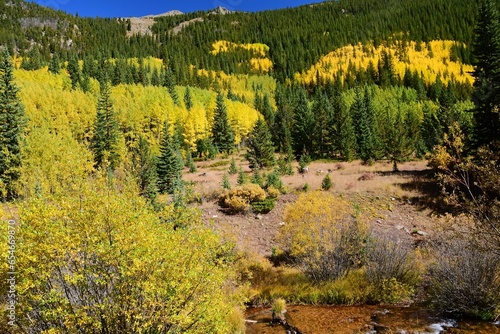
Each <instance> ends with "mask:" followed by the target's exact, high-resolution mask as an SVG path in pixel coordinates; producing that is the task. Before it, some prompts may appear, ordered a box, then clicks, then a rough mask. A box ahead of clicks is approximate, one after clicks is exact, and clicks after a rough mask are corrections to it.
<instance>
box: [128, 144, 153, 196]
mask: <svg viewBox="0 0 500 334" xmlns="http://www.w3.org/2000/svg"><path fill="white" fill-rule="evenodd" d="M132 166H133V169H134V174H135V176H136V178H137V181H138V184H139V191H140V194H141V196H144V197H145V198H147V199H149V200H150V202H151V203H155V201H156V198H157V196H158V188H157V183H158V176H157V174H156V157H155V156H154V155H153V154H152V152H151V148H150V146H149V143H148V141H147V140H146V138H144V137H143V136H140V137H139V142H138V145H137V147H136V148H134V150H133V151H132Z"/></svg>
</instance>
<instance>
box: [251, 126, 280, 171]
mask: <svg viewBox="0 0 500 334" xmlns="http://www.w3.org/2000/svg"><path fill="white" fill-rule="evenodd" d="M246 157H247V160H248V161H249V162H250V168H253V169H262V168H264V167H271V166H274V164H275V159H274V146H273V141H272V139H271V132H270V131H269V127H268V126H267V123H266V122H265V121H264V120H262V119H261V118H259V119H258V120H257V122H256V123H255V125H254V127H253V129H252V131H251V132H250V134H249V136H248V151H247V156H246Z"/></svg>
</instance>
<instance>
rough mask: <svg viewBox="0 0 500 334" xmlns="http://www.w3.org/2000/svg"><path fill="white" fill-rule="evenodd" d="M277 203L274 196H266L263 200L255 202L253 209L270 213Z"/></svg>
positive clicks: (256, 211)
mask: <svg viewBox="0 0 500 334" xmlns="http://www.w3.org/2000/svg"><path fill="white" fill-rule="evenodd" d="M275 204H276V200H275V199H274V198H266V199H265V200H263V201H258V202H253V203H252V210H253V212H255V213H269V212H271V210H272V209H274V206H275Z"/></svg>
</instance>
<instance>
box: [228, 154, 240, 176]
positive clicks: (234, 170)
mask: <svg viewBox="0 0 500 334" xmlns="http://www.w3.org/2000/svg"><path fill="white" fill-rule="evenodd" d="M228 172H229V174H231V175H234V174H237V173H238V167H236V160H234V157H231V163H230V165H229V171H228Z"/></svg>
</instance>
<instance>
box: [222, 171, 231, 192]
mask: <svg viewBox="0 0 500 334" xmlns="http://www.w3.org/2000/svg"><path fill="white" fill-rule="evenodd" d="M221 186H222V188H223V189H231V182H230V181H229V175H227V173H224V175H222V182H221Z"/></svg>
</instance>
